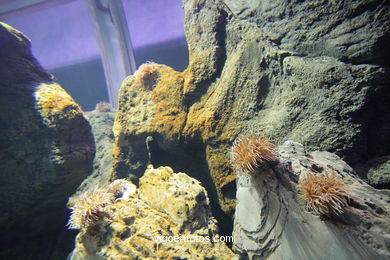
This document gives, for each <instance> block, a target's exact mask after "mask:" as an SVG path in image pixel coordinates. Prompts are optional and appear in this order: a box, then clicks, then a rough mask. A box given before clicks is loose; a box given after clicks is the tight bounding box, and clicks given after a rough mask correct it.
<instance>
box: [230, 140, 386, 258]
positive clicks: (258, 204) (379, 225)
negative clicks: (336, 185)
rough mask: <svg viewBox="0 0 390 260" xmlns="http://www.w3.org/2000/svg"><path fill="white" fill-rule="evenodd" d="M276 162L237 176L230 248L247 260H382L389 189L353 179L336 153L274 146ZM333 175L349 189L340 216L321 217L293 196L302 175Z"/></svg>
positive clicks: (288, 144) (291, 144)
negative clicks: (325, 173) (314, 172)
mask: <svg viewBox="0 0 390 260" xmlns="http://www.w3.org/2000/svg"><path fill="white" fill-rule="evenodd" d="M279 152H280V154H281V157H280V162H279V163H278V164H276V165H273V166H269V167H263V168H262V169H260V170H259V171H258V172H257V174H256V175H239V176H238V179H237V208H236V212H235V220H234V231H233V238H234V246H233V249H234V250H235V251H236V252H238V253H240V254H241V255H242V256H243V257H244V256H245V257H247V258H249V259H258V258H264V259H387V258H388V257H389V256H390V247H389V242H390V240H389V234H390V229H389V227H390V201H389V195H390V191H389V190H376V189H375V188H372V187H371V186H369V185H368V184H366V183H364V182H363V181H361V180H360V179H359V178H357V177H356V174H355V173H354V170H353V169H352V168H351V167H350V166H349V165H347V164H346V163H345V162H344V161H343V160H341V159H340V157H338V156H337V155H335V154H332V153H329V152H320V151H314V152H311V153H308V152H306V150H305V149H304V147H303V146H302V145H301V144H299V143H296V142H292V141H287V142H285V143H284V144H283V145H282V146H281V147H279ZM325 169H326V170H328V171H330V170H335V171H336V172H337V174H340V176H342V178H343V179H344V181H345V182H346V183H348V185H350V187H351V188H350V190H349V192H350V199H349V201H348V205H347V206H346V207H344V208H343V210H344V212H343V213H342V214H340V215H339V216H336V215H333V216H331V217H330V216H328V217H320V216H318V215H315V214H314V213H313V212H311V211H309V210H308V209H307V208H306V207H305V203H304V202H303V201H301V200H300V199H299V198H300V196H299V195H298V192H299V188H298V183H299V182H300V181H301V180H302V178H304V174H305V173H306V172H307V171H319V172H321V171H323V170H325Z"/></svg>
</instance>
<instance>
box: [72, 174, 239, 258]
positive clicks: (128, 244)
mask: <svg viewBox="0 0 390 260" xmlns="http://www.w3.org/2000/svg"><path fill="white" fill-rule="evenodd" d="M123 193H125V192H123ZM71 203H72V202H71ZM104 212H105V213H106V217H104V218H102V219H100V220H99V221H97V222H96V223H95V224H94V225H92V226H89V227H88V228H86V229H83V230H82V231H81V232H80V233H79V235H78V236H77V238H76V247H75V249H74V251H73V252H72V254H71V256H70V257H69V258H70V259H72V260H76V259H80V260H81V259H139V258H141V259H146V258H148V259H238V257H237V256H236V255H235V254H234V253H233V252H232V251H231V250H230V249H229V248H228V247H227V246H226V244H225V243H223V242H221V241H213V240H215V239H216V238H217V234H218V233H217V229H218V228H217V225H216V221H215V220H214V218H213V217H212V215H211V210H210V205H209V200H208V197H207V192H206V190H205V189H204V188H203V187H202V186H201V185H200V183H199V181H197V180H195V179H193V178H191V177H189V176H188V175H186V174H184V173H174V172H173V170H172V169H171V168H169V167H160V168H158V169H153V167H152V166H150V167H149V168H148V169H147V170H146V172H145V174H144V176H143V177H142V178H141V179H140V185H139V189H136V190H132V192H131V193H129V194H128V195H127V196H125V197H119V198H117V199H116V200H115V202H113V203H112V204H110V205H107V206H105V208H104Z"/></svg>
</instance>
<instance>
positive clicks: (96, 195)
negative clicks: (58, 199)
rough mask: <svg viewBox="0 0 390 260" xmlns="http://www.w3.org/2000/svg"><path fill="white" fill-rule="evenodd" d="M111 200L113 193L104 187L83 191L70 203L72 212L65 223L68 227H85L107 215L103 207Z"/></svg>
mask: <svg viewBox="0 0 390 260" xmlns="http://www.w3.org/2000/svg"><path fill="white" fill-rule="evenodd" d="M113 200H114V194H113V193H110V192H107V190H105V189H94V190H92V191H87V192H84V193H83V194H81V195H80V196H78V197H77V198H75V199H74V200H73V201H72V202H71V203H70V204H71V205H70V206H69V208H70V209H71V210H72V212H71V216H70V218H69V222H68V224H67V225H68V226H69V228H70V229H85V228H88V227H90V226H92V225H94V224H95V223H96V222H97V221H98V220H99V219H101V218H102V217H104V216H107V215H108V214H107V213H106V212H105V209H104V207H105V206H106V205H109V204H111V203H112V202H113Z"/></svg>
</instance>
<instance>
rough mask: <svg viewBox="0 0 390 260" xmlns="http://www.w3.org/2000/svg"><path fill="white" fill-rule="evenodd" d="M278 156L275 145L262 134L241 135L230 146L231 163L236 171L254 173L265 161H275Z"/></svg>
mask: <svg viewBox="0 0 390 260" xmlns="http://www.w3.org/2000/svg"><path fill="white" fill-rule="evenodd" d="M278 157H279V155H278V153H277V151H276V146H275V145H274V144H273V143H272V142H271V141H269V140H268V139H266V138H264V137H262V136H255V135H249V136H242V137H239V138H237V139H236V140H235V141H234V143H233V146H232V151H231V163H232V166H233V168H234V170H235V171H236V172H237V173H238V172H248V173H250V174H254V173H256V170H257V169H258V167H259V166H260V165H261V164H263V163H264V162H266V161H275V160H277V159H278Z"/></svg>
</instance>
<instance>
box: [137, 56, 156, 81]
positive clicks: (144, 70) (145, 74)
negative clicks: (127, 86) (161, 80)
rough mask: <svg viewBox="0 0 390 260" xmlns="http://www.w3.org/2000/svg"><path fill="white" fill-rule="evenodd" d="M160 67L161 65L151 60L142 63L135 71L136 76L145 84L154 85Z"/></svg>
mask: <svg viewBox="0 0 390 260" xmlns="http://www.w3.org/2000/svg"><path fill="white" fill-rule="evenodd" d="M159 69H160V65H158V64H157V63H154V62H150V61H149V62H146V63H144V64H142V65H141V66H140V67H139V68H138V70H137V71H136V72H135V73H134V76H135V77H136V78H137V79H139V80H141V82H142V83H143V84H145V85H148V86H149V85H153V84H154V83H156V81H157V79H158V77H159Z"/></svg>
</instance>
